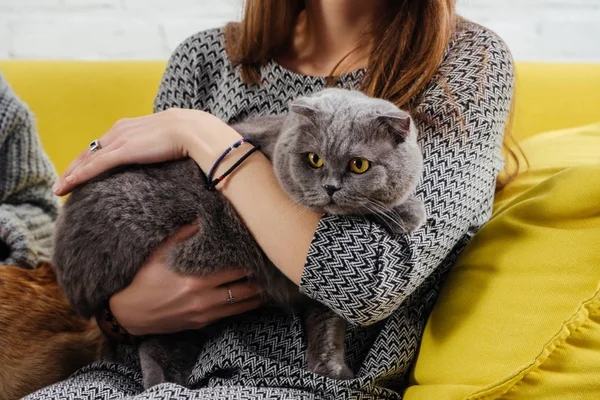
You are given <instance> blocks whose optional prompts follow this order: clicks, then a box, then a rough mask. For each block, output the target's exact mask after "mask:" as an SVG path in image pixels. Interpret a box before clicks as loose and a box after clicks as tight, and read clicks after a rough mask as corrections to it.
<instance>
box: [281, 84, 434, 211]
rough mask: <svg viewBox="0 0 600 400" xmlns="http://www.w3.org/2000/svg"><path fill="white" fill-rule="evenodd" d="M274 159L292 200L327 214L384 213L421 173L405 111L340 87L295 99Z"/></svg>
mask: <svg viewBox="0 0 600 400" xmlns="http://www.w3.org/2000/svg"><path fill="white" fill-rule="evenodd" d="M273 164H274V168H275V173H276V175H277V178H278V179H279V182H280V183H281V185H282V187H283V189H284V190H285V191H286V192H287V193H288V195H289V196H290V197H291V198H292V199H293V200H294V201H295V202H297V203H299V204H301V205H303V206H305V207H308V208H311V209H313V210H316V211H319V212H323V213H328V214H361V213H364V214H373V213H381V212H384V211H387V210H389V209H390V208H392V207H394V206H395V205H398V204H399V203H401V202H402V201H404V199H406V197H408V196H409V195H410V194H411V193H412V192H413V190H414V189H415V186H416V184H417V182H418V180H419V178H420V175H421V172H422V156H421V151H420V148H419V146H418V145H417V132H416V128H415V126H414V123H413V122H412V120H411V119H410V116H409V115H408V114H407V113H406V112H403V111H401V110H399V109H398V108H397V107H396V106H394V105H393V104H392V103H389V102H387V101H384V100H379V99H373V98H370V97H367V96H366V95H364V94H362V93H359V92H354V91H347V90H341V89H326V90H324V91H322V92H320V93H319V94H317V95H314V96H311V97H307V98H301V99H298V100H296V101H295V102H294V103H292V105H291V107H290V115H289V117H288V118H287V120H286V122H285V124H284V128H283V131H282V133H281V136H280V138H279V140H278V142H277V146H276V149H275V153H274V156H273Z"/></svg>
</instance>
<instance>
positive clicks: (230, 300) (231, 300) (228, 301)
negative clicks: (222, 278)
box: [227, 288, 235, 304]
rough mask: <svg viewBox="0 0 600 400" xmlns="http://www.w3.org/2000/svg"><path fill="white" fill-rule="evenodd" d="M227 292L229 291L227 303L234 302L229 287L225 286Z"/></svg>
mask: <svg viewBox="0 0 600 400" xmlns="http://www.w3.org/2000/svg"><path fill="white" fill-rule="evenodd" d="M227 292H228V293H229V298H228V299H227V304H233V303H235V297H233V293H231V289H229V288H227Z"/></svg>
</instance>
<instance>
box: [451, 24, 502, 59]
mask: <svg viewBox="0 0 600 400" xmlns="http://www.w3.org/2000/svg"><path fill="white" fill-rule="evenodd" d="M484 54H488V55H490V54H492V55H493V56H499V57H501V58H505V59H507V60H512V55H511V53H510V50H509V48H508V46H507V44H506V42H505V41H504V40H502V38H501V37H500V36H499V35H498V34H497V33H496V32H494V31H492V30H491V29H489V28H486V27H485V26H482V25H479V24H477V23H475V22H472V21H469V20H465V19H460V20H459V22H458V25H457V28H456V31H455V32H454V35H453V37H452V39H451V41H450V45H449V46H448V50H447V52H446V58H457V57H459V58H463V57H467V58H469V57H481V56H482V55H484Z"/></svg>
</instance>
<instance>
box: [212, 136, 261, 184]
mask: <svg viewBox="0 0 600 400" xmlns="http://www.w3.org/2000/svg"><path fill="white" fill-rule="evenodd" d="M249 143H250V142H249ZM253 146H254V145H253ZM259 149H260V146H254V147H252V148H251V149H250V150H248V152H246V154H244V155H243V156H242V157H240V159H239V160H237V161H236V162H235V163H234V164H233V165H232V166H231V167H230V168H229V169H228V170H227V171H225V172H224V173H223V175H221V176H219V177H218V178H215V179H213V180H212V181H210V182H209V183H208V190H216V189H217V185H218V184H219V183H220V182H221V181H223V179H225V178H226V177H227V176H228V175H230V174H231V173H232V172H233V171H234V170H235V169H236V168H237V167H239V166H240V164H241V163H243V162H244V161H245V160H246V159H247V158H248V157H250V156H251V155H252V153H254V152H255V151H257V150H259ZM221 159H222V158H220V159H219V160H218V161H219V162H220V160H221ZM215 166H216V165H215ZM215 166H213V168H212V169H211V170H214V169H215Z"/></svg>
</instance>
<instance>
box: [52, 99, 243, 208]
mask: <svg viewBox="0 0 600 400" xmlns="http://www.w3.org/2000/svg"><path fill="white" fill-rule="evenodd" d="M224 127H226V128H228V127H227V125H226V124H225V123H224V122H222V121H221V120H220V119H218V118H217V117H215V116H213V115H211V114H209V113H206V112H204V111H199V110H188V109H178V108H171V109H169V110H166V111H162V112H159V113H156V114H151V115H148V116H145V117H139V118H131V119H122V120H120V121H118V122H117V123H116V124H115V125H114V126H113V127H112V128H111V129H110V130H109V131H108V132H106V134H104V136H102V137H101V138H100V139H98V142H99V144H100V149H99V150H98V151H96V152H95V153H92V152H91V151H90V149H85V150H84V151H82V152H81V154H80V155H79V157H77V158H76V159H75V161H73V162H72V163H71V165H70V166H69V167H68V168H67V170H66V171H65V173H64V174H63V175H62V176H61V177H60V178H59V180H58V181H57V183H56V184H55V185H54V187H53V190H54V193H55V194H56V195H58V196H63V195H66V194H68V193H69V192H70V191H71V190H73V188H74V187H75V186H77V185H79V184H81V183H83V182H85V181H87V180H89V179H91V178H93V177H95V176H97V175H99V174H101V173H102V172H104V171H106V170H109V169H111V168H114V167H116V166H119V165H124V164H148V163H156V162H162V161H169V160H175V159H179V158H183V157H187V156H188V155H189V147H190V143H192V142H194V143H198V142H200V143H201V145H203V146H204V147H210V145H211V144H213V143H212V142H214V140H213V141H212V142H211V139H212V136H216V137H218V136H219V133H220V132H221V131H223V128H224ZM229 131H230V133H231V131H233V130H232V129H229ZM207 133H210V134H207ZM234 133H235V131H234ZM211 134H212V135H211ZM198 139H199V140H198ZM229 141H231V140H229ZM229 141H227V143H228V142H229ZM209 162H212V160H210V161H209Z"/></svg>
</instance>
